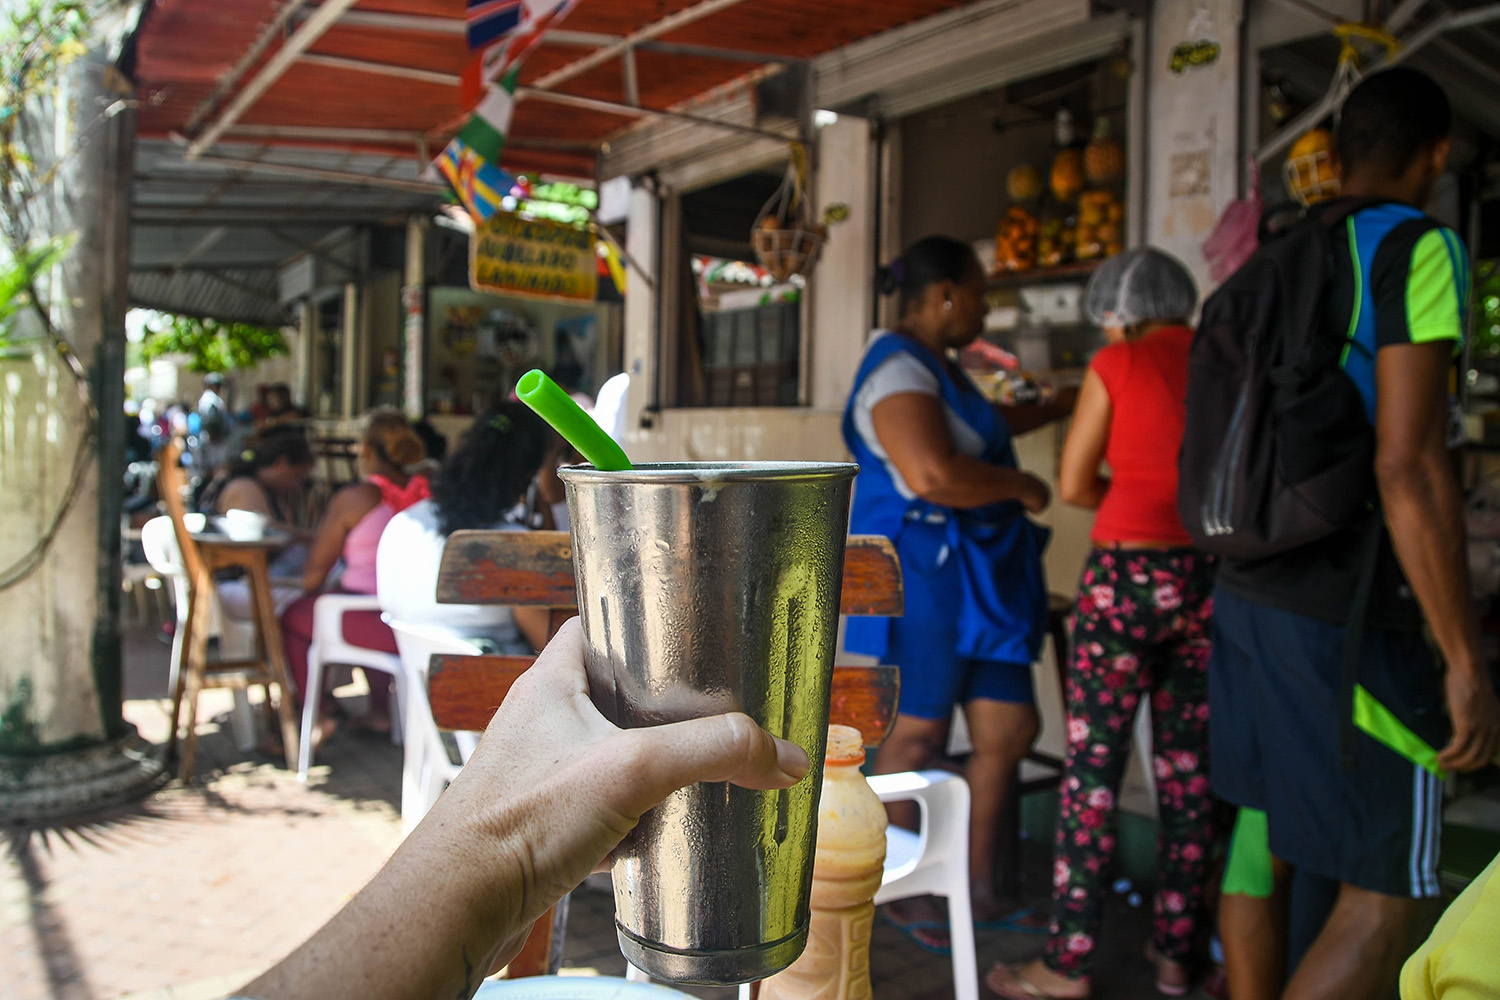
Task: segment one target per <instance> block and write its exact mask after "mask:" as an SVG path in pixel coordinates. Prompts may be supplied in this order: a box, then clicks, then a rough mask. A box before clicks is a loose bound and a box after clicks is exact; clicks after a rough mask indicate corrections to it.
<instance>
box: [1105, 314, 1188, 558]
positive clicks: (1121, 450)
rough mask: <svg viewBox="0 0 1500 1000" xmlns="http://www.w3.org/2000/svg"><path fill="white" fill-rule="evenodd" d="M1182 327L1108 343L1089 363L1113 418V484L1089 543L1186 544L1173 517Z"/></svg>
mask: <svg viewBox="0 0 1500 1000" xmlns="http://www.w3.org/2000/svg"><path fill="white" fill-rule="evenodd" d="M1192 342H1193V331H1192V330H1190V329H1189V328H1187V327H1185V326H1170V327H1164V328H1162V329H1160V330H1154V331H1152V332H1151V333H1149V334H1147V335H1146V336H1144V337H1142V338H1141V339H1140V340H1132V341H1126V342H1125V343H1121V344H1111V345H1109V346H1108V347H1106V348H1104V349H1103V350H1102V351H1100V352H1099V353H1098V354H1096V355H1095V356H1094V360H1093V362H1092V363H1090V365H1089V369H1090V370H1091V371H1093V372H1094V373H1095V374H1096V375H1098V376H1099V378H1100V379H1101V380H1102V381H1103V382H1104V388H1105V389H1106V390H1108V392H1109V401H1110V405H1111V407H1112V414H1111V417H1110V424H1109V441H1108V443H1107V444H1106V445H1105V448H1104V459H1105V461H1107V462H1108V463H1109V467H1110V470H1111V473H1112V476H1113V478H1112V479H1111V481H1110V486H1109V491H1108V492H1107V493H1105V494H1104V502H1103V503H1101V504H1100V505H1099V513H1098V515H1097V516H1096V517H1095V518H1094V530H1093V532H1092V534H1091V535H1090V537H1091V538H1092V539H1093V540H1094V541H1095V542H1096V543H1102V542H1172V543H1174V544H1181V545H1191V544H1192V538H1191V537H1190V536H1189V535H1188V533H1187V531H1186V530H1184V529H1183V527H1182V519H1181V518H1179V517H1178V516H1177V452H1178V450H1179V449H1180V448H1181V447H1182V424H1183V419H1184V416H1185V413H1186V399H1187V363H1188V348H1189V347H1190V346H1191V344H1192Z"/></svg>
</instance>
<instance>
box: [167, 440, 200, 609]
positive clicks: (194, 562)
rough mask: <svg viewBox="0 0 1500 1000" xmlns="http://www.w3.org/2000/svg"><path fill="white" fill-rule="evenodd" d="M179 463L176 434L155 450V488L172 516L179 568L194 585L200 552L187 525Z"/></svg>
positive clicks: (184, 481)
mask: <svg viewBox="0 0 1500 1000" xmlns="http://www.w3.org/2000/svg"><path fill="white" fill-rule="evenodd" d="M181 463H182V445H180V444H178V442H177V439H176V438H169V439H168V440H167V443H166V444H164V445H162V447H161V449H160V450H159V451H158V452H157V453H156V489H157V492H158V493H160V494H161V501H162V503H164V504H166V507H167V514H168V516H170V517H171V518H172V533H173V534H174V535H175V536H176V537H177V548H178V549H180V550H181V552H182V568H183V571H184V572H185V573H186V574H187V579H188V586H189V587H195V586H197V584H198V581H199V580H200V579H201V578H202V577H201V573H202V570H203V556H202V554H201V553H199V551H198V543H197V542H196V541H194V539H193V536H192V533H191V532H189V531H188V527H187V502H186V501H185V500H184V499H183V494H184V493H185V492H187V476H185V475H184V474H183V471H182V464H181Z"/></svg>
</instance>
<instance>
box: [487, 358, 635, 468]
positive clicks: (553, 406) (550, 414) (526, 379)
mask: <svg viewBox="0 0 1500 1000" xmlns="http://www.w3.org/2000/svg"><path fill="white" fill-rule="evenodd" d="M516 398H517V399H519V400H520V401H521V402H523V403H525V404H526V405H527V406H529V407H531V408H532V409H533V410H535V411H536V412H537V415H538V416H540V417H541V418H542V419H543V420H545V421H547V423H549V424H551V425H552V429H553V430H555V431H557V433H559V434H561V435H562V436H563V438H564V439H565V440H567V442H568V444H570V445H572V446H573V447H574V448H577V449H578V453H579V454H580V455H582V456H583V457H584V458H586V459H588V460H589V462H590V463H592V464H593V466H594V468H596V469H598V470H599V471H601V472H626V471H629V469H630V468H631V465H630V459H629V458H627V457H626V456H625V452H624V451H623V450H622V449H621V448H620V446H619V445H617V444H615V440H614V438H612V437H610V436H609V435H608V434H606V433H604V428H602V427H600V426H599V425H598V424H596V423H594V418H593V417H591V416H589V415H588V414H587V413H585V412H583V407H581V406H579V405H578V404H577V403H575V402H573V397H571V396H569V395H568V394H567V393H566V392H563V390H562V387H561V386H560V385H558V384H557V383H556V382H554V381H552V380H551V379H550V378H548V377H547V376H546V375H544V374H543V373H542V372H541V371H539V370H538V369H536V368H533V369H532V370H531V371H529V372H527V373H526V374H525V375H522V376H521V380H520V381H519V382H517V383H516Z"/></svg>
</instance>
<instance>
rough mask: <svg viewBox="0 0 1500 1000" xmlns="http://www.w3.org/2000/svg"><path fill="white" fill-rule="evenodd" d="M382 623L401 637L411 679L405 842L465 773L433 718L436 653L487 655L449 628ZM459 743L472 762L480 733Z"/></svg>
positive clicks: (458, 736) (462, 736) (458, 738)
mask: <svg viewBox="0 0 1500 1000" xmlns="http://www.w3.org/2000/svg"><path fill="white" fill-rule="evenodd" d="M381 618H382V619H383V620H384V621H385V623H386V624H387V625H389V626H390V627H391V631H392V632H394V633H396V648H397V649H398V650H400V651H401V667H402V671H403V673H404V674H405V676H406V708H405V716H404V718H405V723H406V746H405V754H404V758H405V759H404V761H403V764H402V768H401V835H402V836H403V837H404V836H406V835H407V834H408V833H410V832H411V831H412V830H413V829H415V828H416V825H417V824H418V823H420V822H421V821H422V817H423V816H426V815H427V811H428V810H429V809H431V808H432V806H433V803H435V802H437V800H438V796H439V795H441V794H443V789H445V788H447V787H448V783H449V782H451V781H452V780H453V779H454V778H455V777H457V776H458V772H459V771H460V770H461V768H462V764H455V763H453V761H452V760H451V759H450V758H449V756H448V748H447V747H446V746H445V745H444V744H443V737H442V734H441V733H440V732H439V731H438V727H437V723H435V722H434V721H433V719H432V706H431V705H430V704H429V703H428V701H427V666H428V664H429V663H431V661H432V657H433V654H435V653H451V654H455V655H458V656H477V655H479V654H480V653H482V652H483V650H481V649H480V648H479V647H478V646H477V645H475V644H474V643H472V642H469V641H468V640H466V639H460V638H459V637H457V636H455V635H451V634H450V633H448V632H446V631H444V630H443V629H439V628H433V627H431V626H424V625H417V624H415V623H413V622H401V621H396V620H394V619H392V618H391V617H390V615H382V616H381ZM453 738H454V741H455V742H456V743H457V744H458V754H459V760H460V761H463V762H467V761H468V759H469V756H470V755H471V754H473V752H474V748H475V747H476V746H478V745H479V734H478V733H473V732H455V733H454V734H453Z"/></svg>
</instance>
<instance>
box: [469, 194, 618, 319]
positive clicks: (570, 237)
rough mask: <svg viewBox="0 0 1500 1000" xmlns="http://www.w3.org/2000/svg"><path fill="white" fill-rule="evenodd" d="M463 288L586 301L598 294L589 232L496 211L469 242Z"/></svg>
mask: <svg viewBox="0 0 1500 1000" xmlns="http://www.w3.org/2000/svg"><path fill="white" fill-rule="evenodd" d="M469 287H471V288H473V289H474V291H476V292H489V293H491V294H493V295H524V296H529V297H532V298H539V299H568V300H570V301H574V302H592V301H594V297H595V296H596V295H597V294H598V290H599V276H598V262H597V258H596V256H595V249H594V234H593V233H591V232H589V231H588V230H586V229H575V228H573V227H572V226H569V225H564V224H562V223H558V222H550V221H547V220H534V221H528V220H526V219H522V218H518V217H517V216H514V215H509V214H507V213H504V212H497V213H496V214H495V215H493V216H491V217H490V220H489V221H488V222H486V223H485V224H484V225H482V226H480V227H479V228H478V229H476V230H474V235H473V236H472V237H470V239H469Z"/></svg>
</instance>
